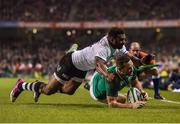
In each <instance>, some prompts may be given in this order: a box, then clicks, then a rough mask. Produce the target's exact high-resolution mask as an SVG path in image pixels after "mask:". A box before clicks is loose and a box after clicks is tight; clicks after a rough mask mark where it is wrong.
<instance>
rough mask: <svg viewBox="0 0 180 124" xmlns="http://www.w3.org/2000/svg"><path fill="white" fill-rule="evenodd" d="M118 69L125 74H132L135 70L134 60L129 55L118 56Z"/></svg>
mask: <svg viewBox="0 0 180 124" xmlns="http://www.w3.org/2000/svg"><path fill="white" fill-rule="evenodd" d="M116 66H117V71H118V73H120V74H123V75H130V74H132V72H133V62H132V61H131V59H130V58H129V57H128V56H116Z"/></svg>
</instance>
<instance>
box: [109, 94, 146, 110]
mask: <svg viewBox="0 0 180 124" xmlns="http://www.w3.org/2000/svg"><path fill="white" fill-rule="evenodd" d="M107 103H108V106H109V107H117V108H130V109H136V108H140V107H142V106H143V105H144V104H145V102H143V101H138V102H135V103H125V104H123V103H120V102H118V101H117V97H112V96H107Z"/></svg>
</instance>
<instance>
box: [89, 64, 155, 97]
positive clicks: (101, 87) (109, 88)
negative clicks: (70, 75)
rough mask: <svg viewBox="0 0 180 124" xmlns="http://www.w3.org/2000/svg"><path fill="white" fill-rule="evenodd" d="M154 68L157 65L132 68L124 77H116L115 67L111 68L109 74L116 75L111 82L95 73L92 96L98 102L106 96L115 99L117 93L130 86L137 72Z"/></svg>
mask: <svg viewBox="0 0 180 124" xmlns="http://www.w3.org/2000/svg"><path fill="white" fill-rule="evenodd" d="M155 66H158V64H154V65H146V66H141V67H140V68H138V69H137V68H136V67H135V66H134V67H133V72H132V74H131V75H126V76H125V77H122V76H121V75H118V73H117V68H116V66H111V67H109V68H108V70H107V71H108V72H109V73H116V74H117V75H118V76H116V78H118V79H117V80H112V81H111V82H108V81H107V80H106V78H105V77H104V76H103V75H101V74H100V73H98V72H96V73H95V74H94V76H93V80H92V81H93V82H92V83H93V94H94V96H95V97H96V98H98V99H100V100H103V99H106V96H113V97H116V96H118V91H120V90H121V89H123V88H124V87H125V86H128V85H131V84H130V83H131V81H132V80H135V79H136V76H137V72H142V71H144V70H148V69H151V68H152V67H155Z"/></svg>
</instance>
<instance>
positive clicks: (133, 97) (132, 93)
mask: <svg viewBox="0 0 180 124" xmlns="http://www.w3.org/2000/svg"><path fill="white" fill-rule="evenodd" d="M127 101H128V103H135V102H137V101H143V95H142V94H141V92H140V91H139V90H138V89H137V88H135V87H131V88H129V90H128V93H127Z"/></svg>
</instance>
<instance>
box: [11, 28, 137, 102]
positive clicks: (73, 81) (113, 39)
mask: <svg viewBox="0 0 180 124" xmlns="http://www.w3.org/2000/svg"><path fill="white" fill-rule="evenodd" d="M125 43H126V35H125V33H124V31H123V30H122V29H119V28H111V29H110V31H109V32H108V34H107V35H106V36H104V37H103V38H102V39H100V40H99V41H98V42H97V43H95V44H93V45H91V46H88V47H86V48H84V49H82V50H77V51H75V52H72V53H68V54H66V55H65V56H64V57H63V58H62V59H61V60H60V62H59V64H58V65H57V68H56V70H55V72H54V74H53V75H52V77H51V79H50V80H49V82H48V83H47V84H46V83H44V82H41V81H35V82H32V83H27V82H24V81H23V80H22V79H19V80H18V81H17V83H16V85H15V86H14V88H13V89H12V91H11V93H10V100H11V101H12V102H15V100H16V99H17V97H18V96H19V94H21V93H22V92H23V91H24V90H29V91H32V92H34V100H35V102H37V101H38V98H39V96H40V94H41V93H43V94H45V95H51V94H54V93H57V92H60V93H65V94H69V95H72V94H74V92H75V91H76V89H77V88H78V87H79V86H80V85H81V82H82V80H83V79H84V78H85V75H86V73H87V71H88V70H92V69H96V71H98V72H99V73H100V74H102V75H103V76H105V77H106V78H107V79H108V80H113V78H114V74H112V73H108V72H107V67H106V63H107V62H108V61H109V60H110V59H111V58H112V57H113V56H114V55H115V54H119V55H127V56H129V57H130V58H131V59H132V60H133V62H135V63H140V60H139V59H138V58H137V57H135V56H133V55H132V54H131V53H129V52H128V51H127V50H126V47H125V46H124V44H125Z"/></svg>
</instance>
